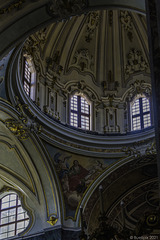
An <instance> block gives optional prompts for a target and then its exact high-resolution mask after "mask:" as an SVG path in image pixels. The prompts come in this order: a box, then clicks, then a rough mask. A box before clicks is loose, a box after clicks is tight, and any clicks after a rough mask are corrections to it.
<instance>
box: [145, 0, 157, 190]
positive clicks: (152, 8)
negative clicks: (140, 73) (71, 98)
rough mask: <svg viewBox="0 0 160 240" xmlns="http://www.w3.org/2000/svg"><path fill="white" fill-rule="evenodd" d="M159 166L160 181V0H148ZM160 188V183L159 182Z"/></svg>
mask: <svg viewBox="0 0 160 240" xmlns="http://www.w3.org/2000/svg"><path fill="white" fill-rule="evenodd" d="M146 17H147V26H148V41H149V51H150V67H151V82H152V97H153V109H154V126H155V138H156V147H157V166H158V177H159V183H160V1H159V0H152V1H151V0H146ZM159 188H160V184H159Z"/></svg>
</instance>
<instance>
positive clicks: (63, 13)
mask: <svg viewBox="0 0 160 240" xmlns="http://www.w3.org/2000/svg"><path fill="white" fill-rule="evenodd" d="M86 6H87V1H86V0H67V1H65V0H55V1H53V0H52V1H50V2H49V4H48V6H47V11H48V13H49V15H51V16H53V17H60V18H66V17H68V16H70V15H76V14H80V13H81V12H82V10H83V9H84V8H85V7H86Z"/></svg>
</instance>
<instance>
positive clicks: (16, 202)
mask: <svg viewBox="0 0 160 240" xmlns="http://www.w3.org/2000/svg"><path fill="white" fill-rule="evenodd" d="M17 216H18V196H17V198H16V215H15V235H16V234H17Z"/></svg>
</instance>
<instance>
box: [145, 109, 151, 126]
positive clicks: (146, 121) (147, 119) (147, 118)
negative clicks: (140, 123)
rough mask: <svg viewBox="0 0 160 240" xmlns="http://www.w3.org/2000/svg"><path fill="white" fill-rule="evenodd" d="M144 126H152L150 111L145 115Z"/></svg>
mask: <svg viewBox="0 0 160 240" xmlns="http://www.w3.org/2000/svg"><path fill="white" fill-rule="evenodd" d="M143 120H144V128H146V127H150V126H151V116H150V113H149V114H146V115H144V116H143Z"/></svg>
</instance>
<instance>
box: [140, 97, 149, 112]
mask: <svg viewBox="0 0 160 240" xmlns="http://www.w3.org/2000/svg"><path fill="white" fill-rule="evenodd" d="M142 106H143V112H144V113H145V112H148V111H150V106H149V101H148V99H147V98H142Z"/></svg>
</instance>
